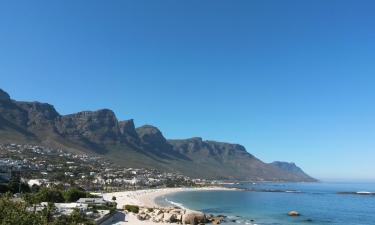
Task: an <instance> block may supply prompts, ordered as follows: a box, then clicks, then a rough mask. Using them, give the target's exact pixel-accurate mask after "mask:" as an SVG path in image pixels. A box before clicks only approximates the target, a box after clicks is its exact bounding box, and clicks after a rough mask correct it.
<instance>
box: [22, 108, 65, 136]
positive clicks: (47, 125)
mask: <svg viewBox="0 0 375 225" xmlns="http://www.w3.org/2000/svg"><path fill="white" fill-rule="evenodd" d="M15 104H16V105H17V106H18V107H20V108H22V109H23V110H25V111H26V112H27V128H28V129H32V130H36V131H40V130H51V129H54V124H55V120H56V119H57V118H59V117H60V115H59V113H57V111H56V110H55V108H54V107H53V106H52V105H50V104H47V103H40V102H15Z"/></svg>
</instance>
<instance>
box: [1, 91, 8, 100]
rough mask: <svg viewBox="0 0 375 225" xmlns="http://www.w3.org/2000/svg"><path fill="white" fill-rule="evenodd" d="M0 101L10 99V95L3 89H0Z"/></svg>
mask: <svg viewBox="0 0 375 225" xmlns="http://www.w3.org/2000/svg"><path fill="white" fill-rule="evenodd" d="M0 101H10V96H9V94H8V93H6V92H5V91H4V90H3V89H0Z"/></svg>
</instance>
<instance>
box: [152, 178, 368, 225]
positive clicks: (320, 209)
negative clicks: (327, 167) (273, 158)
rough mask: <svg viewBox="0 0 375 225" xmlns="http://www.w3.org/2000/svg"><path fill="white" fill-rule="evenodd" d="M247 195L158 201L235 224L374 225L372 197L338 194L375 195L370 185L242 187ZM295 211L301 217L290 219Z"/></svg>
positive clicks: (197, 194) (201, 194) (189, 195)
mask: <svg viewBox="0 0 375 225" xmlns="http://www.w3.org/2000/svg"><path fill="white" fill-rule="evenodd" d="M236 187H240V188H243V189H245V190H247V191H193V192H182V193H175V194H171V195H167V196H163V197H160V198H159V199H157V201H159V202H163V203H164V204H168V202H169V204H170V203H171V202H173V203H177V204H182V205H183V206H184V207H187V208H190V209H195V210H200V211H204V212H206V213H212V214H224V215H227V216H229V218H230V219H233V220H236V222H228V223H226V224H259V225H261V224H264V225H281V224H283V225H285V224H290V225H298V224H301V225H302V224H317V225H336V224H337V225H338V224H340V225H375V195H373V196H371V195H356V194H338V192H358V191H367V192H375V184H370V183H357V184H354V183H261V184H241V185H236ZM290 210H297V211H298V212H300V213H301V216H300V217H289V216H288V215H287V213H288V212H289V211H290Z"/></svg>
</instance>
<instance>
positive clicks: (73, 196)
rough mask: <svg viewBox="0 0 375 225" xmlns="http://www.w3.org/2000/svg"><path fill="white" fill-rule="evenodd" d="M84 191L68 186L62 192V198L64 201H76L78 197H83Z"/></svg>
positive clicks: (84, 195)
mask: <svg viewBox="0 0 375 225" xmlns="http://www.w3.org/2000/svg"><path fill="white" fill-rule="evenodd" d="M86 196H87V195H86V192H85V191H82V190H80V189H78V188H70V189H69V190H67V191H66V192H65V193H64V198H65V201H66V202H76V201H77V200H78V199H80V198H85V197H86Z"/></svg>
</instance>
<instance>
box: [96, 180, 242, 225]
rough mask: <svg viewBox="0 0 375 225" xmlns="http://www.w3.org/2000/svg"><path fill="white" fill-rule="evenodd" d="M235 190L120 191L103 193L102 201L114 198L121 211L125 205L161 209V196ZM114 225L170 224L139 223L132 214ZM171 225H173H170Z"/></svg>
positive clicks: (212, 188)
mask: <svg viewBox="0 0 375 225" xmlns="http://www.w3.org/2000/svg"><path fill="white" fill-rule="evenodd" d="M237 190H239V189H236V188H226V187H222V186H214V187H198V188H187V187H186V188H185V187H182V188H160V189H145V190H135V191H122V192H112V193H104V194H103V199H104V200H107V201H113V200H112V198H113V197H115V198H116V200H115V202H116V203H117V209H120V210H122V209H123V208H124V206H125V205H137V206H141V207H147V208H155V207H162V208H163V206H161V205H159V204H158V203H157V202H156V199H157V198H158V197H161V196H165V195H169V194H173V193H178V192H187V191H237ZM171 204H172V203H171ZM175 206H177V207H179V208H182V209H184V210H186V211H187V212H197V211H194V210H192V209H188V208H186V207H184V206H183V207H182V206H180V205H175ZM113 224H116V225H125V224H132V225H168V224H169V225H170V224H171V223H162V222H160V223H157V222H152V221H149V220H147V221H141V220H138V219H137V216H136V215H135V214H133V213H127V215H126V222H124V221H118V222H114V223H113ZM172 224H173V223H172Z"/></svg>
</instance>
